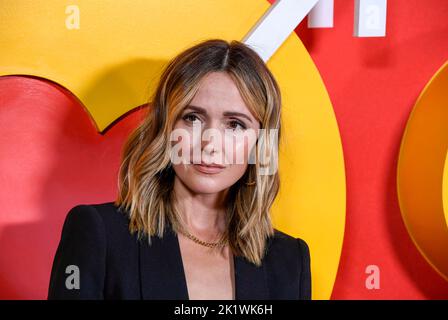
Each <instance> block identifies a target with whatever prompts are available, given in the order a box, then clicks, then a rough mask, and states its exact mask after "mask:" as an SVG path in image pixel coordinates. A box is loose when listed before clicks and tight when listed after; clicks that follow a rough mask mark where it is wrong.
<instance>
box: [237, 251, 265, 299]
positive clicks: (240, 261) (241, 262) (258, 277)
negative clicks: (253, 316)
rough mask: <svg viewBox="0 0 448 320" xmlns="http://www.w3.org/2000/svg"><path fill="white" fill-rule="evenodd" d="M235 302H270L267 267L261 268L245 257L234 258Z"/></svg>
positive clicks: (263, 265) (262, 266)
mask: <svg viewBox="0 0 448 320" xmlns="http://www.w3.org/2000/svg"><path fill="white" fill-rule="evenodd" d="M233 261H234V268H235V300H268V299H269V290H268V285H267V278H266V266H265V264H264V263H263V264H262V265H261V266H260V267H257V266H255V265H254V264H252V263H250V262H249V261H247V260H246V259H245V258H244V257H241V256H234V260H233Z"/></svg>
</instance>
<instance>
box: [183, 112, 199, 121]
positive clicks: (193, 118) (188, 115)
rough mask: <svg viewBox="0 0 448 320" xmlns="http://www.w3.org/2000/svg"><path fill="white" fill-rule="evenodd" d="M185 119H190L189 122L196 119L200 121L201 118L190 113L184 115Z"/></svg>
mask: <svg viewBox="0 0 448 320" xmlns="http://www.w3.org/2000/svg"><path fill="white" fill-rule="evenodd" d="M183 119H184V120H186V121H188V122H194V121H196V120H199V121H200V119H199V118H198V117H197V116H196V115H195V114H193V113H190V114H187V115H185V116H183Z"/></svg>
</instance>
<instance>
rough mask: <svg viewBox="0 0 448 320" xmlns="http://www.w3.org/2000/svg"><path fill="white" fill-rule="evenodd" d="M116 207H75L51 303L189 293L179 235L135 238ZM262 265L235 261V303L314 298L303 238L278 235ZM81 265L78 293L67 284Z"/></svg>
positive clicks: (52, 281) (55, 269)
mask: <svg viewBox="0 0 448 320" xmlns="http://www.w3.org/2000/svg"><path fill="white" fill-rule="evenodd" d="M128 225H129V219H128V217H127V216H126V215H125V214H124V213H122V212H121V211H119V210H118V209H117V207H116V206H115V205H114V204H113V202H107V203H101V204H91V205H78V206H75V207H73V208H72V209H71V210H70V211H69V213H68V214H67V217H66V219H65V222H64V226H63V229H62V235H61V240H60V243H59V246H58V248H57V251H56V254H55V257H54V262H53V267H52V271H51V276H50V285H49V290H48V299H167V300H169V299H183V300H188V299H189V297H188V290H187V284H186V279H185V273H184V269H183V264H182V258H181V253H180V248H179V242H178V239H177V235H176V233H175V232H173V231H172V228H171V226H170V225H169V224H168V228H166V229H165V234H164V236H163V238H159V237H157V236H153V237H152V238H151V241H152V244H151V246H150V245H149V244H148V239H147V238H146V239H145V238H143V239H142V240H137V235H136V233H135V234H134V235H131V233H130V232H129V230H128ZM267 245H268V247H267V248H268V251H267V255H266V256H265V258H264V259H263V263H262V265H261V267H256V266H255V265H254V264H252V263H250V262H249V261H247V260H246V259H244V258H243V257H240V256H235V257H234V271H235V298H236V300H248V299H254V300H262V299H264V300H267V299H294V300H295V299H311V274H310V255H309V249H308V245H307V244H306V243H305V241H304V240H302V239H300V238H297V239H296V238H294V237H291V236H289V235H287V234H285V233H283V232H281V231H279V230H277V229H276V230H275V235H274V237H271V238H269V239H268V244H267ZM69 265H75V266H77V267H78V268H79V275H80V277H79V279H80V281H79V289H76V288H74V289H67V287H66V280H67V278H68V277H69V276H70V275H73V271H70V270H68V271H67V273H66V268H67V267H68V266H69Z"/></svg>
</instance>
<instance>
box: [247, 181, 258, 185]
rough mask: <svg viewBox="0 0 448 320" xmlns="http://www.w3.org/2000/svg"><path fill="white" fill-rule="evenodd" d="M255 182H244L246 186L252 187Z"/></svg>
mask: <svg viewBox="0 0 448 320" xmlns="http://www.w3.org/2000/svg"><path fill="white" fill-rule="evenodd" d="M255 183H256V182H255V181H252V182H245V184H246V186H253V185H254V184H255Z"/></svg>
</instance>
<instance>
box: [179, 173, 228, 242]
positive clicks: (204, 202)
mask: <svg viewBox="0 0 448 320" xmlns="http://www.w3.org/2000/svg"><path fill="white" fill-rule="evenodd" d="M227 192H228V191H227V190H224V191H222V192H219V193H209V194H197V193H194V192H192V191H191V190H190V189H189V188H188V187H187V186H186V185H184V184H183V183H182V181H181V180H180V179H178V178H177V177H175V179H174V193H175V199H176V205H177V207H178V209H179V211H180V214H181V216H182V220H183V222H184V224H185V225H184V227H185V228H187V230H188V231H189V232H191V233H193V234H194V235H195V236H197V237H200V238H201V239H204V240H207V239H212V240H213V239H216V238H217V237H219V235H221V234H222V233H223V232H224V230H225V228H226V221H225V214H226V210H225V201H226V195H227Z"/></svg>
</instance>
